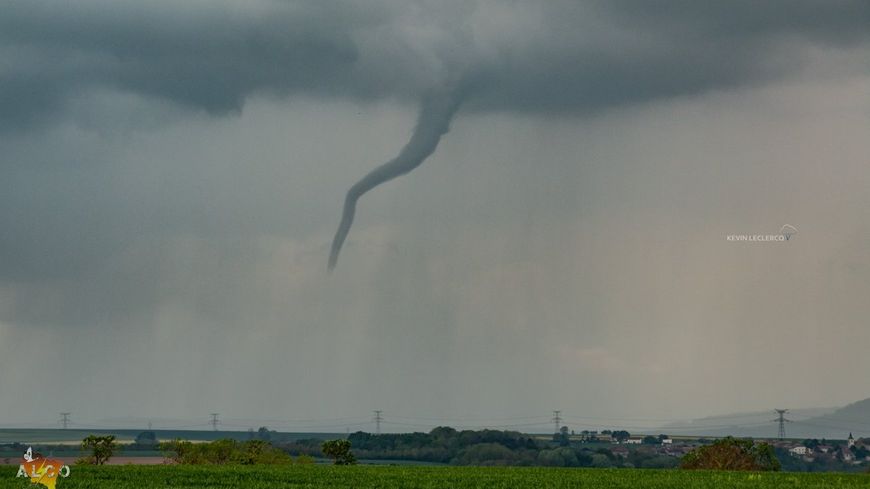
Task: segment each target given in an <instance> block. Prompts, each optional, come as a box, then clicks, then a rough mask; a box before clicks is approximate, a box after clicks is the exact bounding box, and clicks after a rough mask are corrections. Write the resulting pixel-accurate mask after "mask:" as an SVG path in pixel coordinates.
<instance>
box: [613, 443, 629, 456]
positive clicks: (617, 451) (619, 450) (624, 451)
mask: <svg viewBox="0 0 870 489" xmlns="http://www.w3.org/2000/svg"><path fill="white" fill-rule="evenodd" d="M610 452H611V453H612V454H614V455H616V456H617V457H622V458H628V453H629V452H628V448H626V447H623V446H618V445H617V446H615V447H613V448H611V449H610Z"/></svg>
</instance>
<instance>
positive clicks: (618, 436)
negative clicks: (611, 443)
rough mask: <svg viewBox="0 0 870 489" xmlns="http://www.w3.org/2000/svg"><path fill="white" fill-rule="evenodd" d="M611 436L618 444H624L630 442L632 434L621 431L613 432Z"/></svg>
mask: <svg viewBox="0 0 870 489" xmlns="http://www.w3.org/2000/svg"><path fill="white" fill-rule="evenodd" d="M602 433H603V431H602ZM610 436H611V438H613V439H614V440H616V441H617V442H619V443H622V442H624V441H625V440H628V439H629V438H631V433H629V432H627V431H625V430H619V431H614V432H612V433H611V434H610Z"/></svg>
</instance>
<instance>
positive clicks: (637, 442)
mask: <svg viewBox="0 0 870 489" xmlns="http://www.w3.org/2000/svg"><path fill="white" fill-rule="evenodd" d="M642 441H643V440H642V439H640V438H629V439H628V440H625V441H624V442H623V443H625V444H627V445H640V444H641V442H642Z"/></svg>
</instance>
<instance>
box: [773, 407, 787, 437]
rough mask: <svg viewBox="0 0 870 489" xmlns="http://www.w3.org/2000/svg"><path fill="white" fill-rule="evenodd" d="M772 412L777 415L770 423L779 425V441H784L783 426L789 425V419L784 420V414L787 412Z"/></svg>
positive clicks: (784, 410)
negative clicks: (773, 422)
mask: <svg viewBox="0 0 870 489" xmlns="http://www.w3.org/2000/svg"><path fill="white" fill-rule="evenodd" d="M774 412H776V414H777V415H778V416H777V418H776V419H773V420H771V421H775V422H778V423H779V439H780V440H782V439H785V424H786V423H791V420H790V419H786V418H785V413H787V412H788V409H774Z"/></svg>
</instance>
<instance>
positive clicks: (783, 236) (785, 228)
mask: <svg viewBox="0 0 870 489" xmlns="http://www.w3.org/2000/svg"><path fill="white" fill-rule="evenodd" d="M795 234H797V228H796V227H794V226H792V225H791V224H783V225H782V227H781V228H779V234H728V235H726V236H725V239H726V240H727V241H748V242H752V243H768V242H774V243H776V242H780V243H782V242H785V241H789V240H791V238H792V237H793V236H794V235H795Z"/></svg>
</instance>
